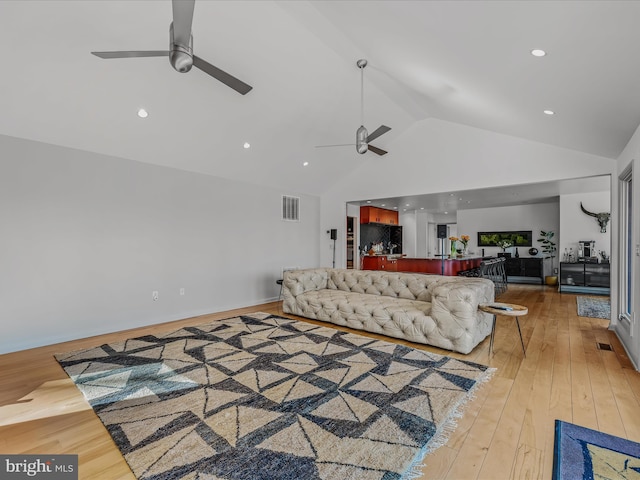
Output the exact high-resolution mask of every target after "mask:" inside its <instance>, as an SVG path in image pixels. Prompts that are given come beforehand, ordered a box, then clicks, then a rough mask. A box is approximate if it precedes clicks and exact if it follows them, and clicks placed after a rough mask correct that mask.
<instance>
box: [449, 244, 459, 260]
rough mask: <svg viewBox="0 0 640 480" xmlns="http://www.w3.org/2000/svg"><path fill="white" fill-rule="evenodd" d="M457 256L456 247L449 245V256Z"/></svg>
mask: <svg viewBox="0 0 640 480" xmlns="http://www.w3.org/2000/svg"><path fill="white" fill-rule="evenodd" d="M457 256H458V252H457V251H456V247H454V246H452V247H451V258H456V257H457Z"/></svg>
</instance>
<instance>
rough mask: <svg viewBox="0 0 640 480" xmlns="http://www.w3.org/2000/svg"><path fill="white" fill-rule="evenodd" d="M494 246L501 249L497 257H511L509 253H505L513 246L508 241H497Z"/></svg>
mask: <svg viewBox="0 0 640 480" xmlns="http://www.w3.org/2000/svg"><path fill="white" fill-rule="evenodd" d="M496 245H497V246H498V247H500V248H501V249H502V254H498V256H499V257H507V258H510V257H511V253H507V248H510V247H511V246H512V245H513V243H511V241H510V240H498V241H497V242H496Z"/></svg>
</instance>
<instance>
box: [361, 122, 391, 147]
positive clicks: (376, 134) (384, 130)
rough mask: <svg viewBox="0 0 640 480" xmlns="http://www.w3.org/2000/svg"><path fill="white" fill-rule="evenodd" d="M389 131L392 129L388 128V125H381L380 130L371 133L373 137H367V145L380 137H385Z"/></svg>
mask: <svg viewBox="0 0 640 480" xmlns="http://www.w3.org/2000/svg"><path fill="white" fill-rule="evenodd" d="M389 130H391V127H387V126H386V125H380V126H379V127H378V128H376V129H375V130H374V131H373V133H371V135H369V136H368V137H367V143H369V142H371V141H372V140H375V139H376V138H378V137H379V136H380V135H384V134H385V133H387V132H388V131H389Z"/></svg>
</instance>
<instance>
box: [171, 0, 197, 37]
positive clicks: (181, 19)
mask: <svg viewBox="0 0 640 480" xmlns="http://www.w3.org/2000/svg"><path fill="white" fill-rule="evenodd" d="M195 4H196V1H195V0H173V2H172V6H173V42H174V43H176V44H178V45H183V46H185V47H189V46H190V45H191V25H192V24H193V9H194V7H195Z"/></svg>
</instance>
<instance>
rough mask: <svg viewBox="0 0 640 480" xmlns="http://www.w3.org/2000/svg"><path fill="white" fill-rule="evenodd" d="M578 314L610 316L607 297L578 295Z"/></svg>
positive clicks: (599, 316) (591, 316)
mask: <svg viewBox="0 0 640 480" xmlns="http://www.w3.org/2000/svg"><path fill="white" fill-rule="evenodd" d="M576 301H577V302H578V316H579V317H589V318H606V319H607V320H609V319H610V318H611V304H610V302H609V297H585V296H581V295H578V296H577V297H576Z"/></svg>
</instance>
